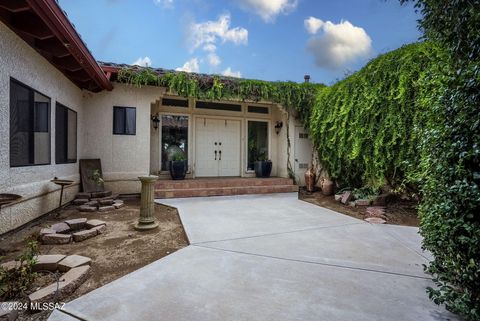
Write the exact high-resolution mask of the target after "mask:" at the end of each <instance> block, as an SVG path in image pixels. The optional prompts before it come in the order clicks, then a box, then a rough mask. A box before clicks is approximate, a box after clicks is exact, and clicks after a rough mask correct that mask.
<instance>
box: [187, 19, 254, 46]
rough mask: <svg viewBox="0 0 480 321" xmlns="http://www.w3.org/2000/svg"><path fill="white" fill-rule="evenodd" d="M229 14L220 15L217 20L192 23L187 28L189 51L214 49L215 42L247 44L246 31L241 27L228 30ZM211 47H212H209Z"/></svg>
mask: <svg viewBox="0 0 480 321" xmlns="http://www.w3.org/2000/svg"><path fill="white" fill-rule="evenodd" d="M230 20H231V18H230V14H224V15H221V16H220V17H219V18H218V20H216V21H214V20H209V21H206V22H201V23H192V24H191V25H190V26H189V28H188V34H189V40H190V45H191V48H190V49H191V50H192V51H193V50H195V49H197V48H199V47H202V46H203V47H204V49H206V50H207V51H210V49H212V48H215V49H216V47H215V43H216V42H217V41H219V40H220V41H221V42H222V43H225V42H232V43H233V44H235V45H242V44H247V42H248V30H247V29H245V28H241V27H235V28H230ZM211 45H213V47H212V46H211Z"/></svg>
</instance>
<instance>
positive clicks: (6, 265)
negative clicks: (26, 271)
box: [0, 261, 20, 271]
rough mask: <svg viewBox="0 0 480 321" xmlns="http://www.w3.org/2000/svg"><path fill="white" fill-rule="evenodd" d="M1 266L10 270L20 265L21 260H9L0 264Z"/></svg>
mask: <svg viewBox="0 0 480 321" xmlns="http://www.w3.org/2000/svg"><path fill="white" fill-rule="evenodd" d="M0 266H1V267H2V268H3V269H4V270H5V271H10V270H13V269H16V268H19V267H20V262H19V261H8V262H5V263H2V264H0Z"/></svg>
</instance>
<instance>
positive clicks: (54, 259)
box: [33, 254, 66, 272]
mask: <svg viewBox="0 0 480 321" xmlns="http://www.w3.org/2000/svg"><path fill="white" fill-rule="evenodd" d="M65 257H66V255H63V254H48V255H38V256H36V257H35V259H36V261H37V262H36V263H35V265H34V266H33V270H34V271H40V270H47V271H52V272H55V271H56V270H57V265H58V262H60V261H61V260H63V259H64V258H65Z"/></svg>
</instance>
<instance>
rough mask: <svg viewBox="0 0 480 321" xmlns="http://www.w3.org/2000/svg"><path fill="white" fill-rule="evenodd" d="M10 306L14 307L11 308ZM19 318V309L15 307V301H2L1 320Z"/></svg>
mask: <svg viewBox="0 0 480 321" xmlns="http://www.w3.org/2000/svg"><path fill="white" fill-rule="evenodd" d="M10 307H11V308H12V309H10ZM17 318H18V311H17V310H14V309H13V302H0V320H1V321H15V320H16V319H17Z"/></svg>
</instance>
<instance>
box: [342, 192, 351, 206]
mask: <svg viewBox="0 0 480 321" xmlns="http://www.w3.org/2000/svg"><path fill="white" fill-rule="evenodd" d="M350 201H353V193H352V192H351V191H346V192H344V193H343V195H342V203H343V204H348V202H350Z"/></svg>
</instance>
